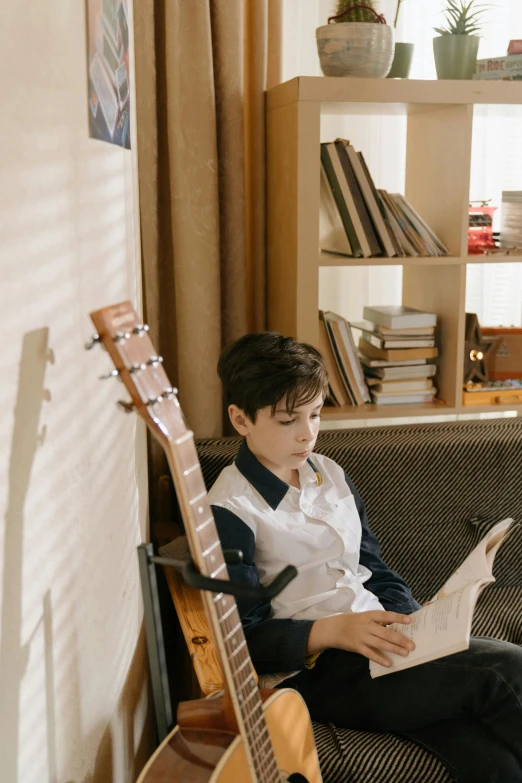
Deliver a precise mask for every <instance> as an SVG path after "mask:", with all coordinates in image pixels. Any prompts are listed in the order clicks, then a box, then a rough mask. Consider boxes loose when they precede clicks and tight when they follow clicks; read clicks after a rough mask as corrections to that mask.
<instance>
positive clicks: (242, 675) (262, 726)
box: [203, 525, 280, 783]
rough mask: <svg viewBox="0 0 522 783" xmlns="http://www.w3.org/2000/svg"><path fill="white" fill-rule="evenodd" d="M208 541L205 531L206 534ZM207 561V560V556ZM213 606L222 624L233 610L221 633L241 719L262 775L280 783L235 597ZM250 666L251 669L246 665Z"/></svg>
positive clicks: (268, 782) (221, 600) (214, 565)
mask: <svg viewBox="0 0 522 783" xmlns="http://www.w3.org/2000/svg"><path fill="white" fill-rule="evenodd" d="M209 527H210V530H209V532H211V531H212V525H211V526H209ZM214 529H215V528H214ZM215 536H216V537H217V531H216V532H215ZM205 538H207V534H206V531H205ZM208 546H209V544H208V539H207V541H205V548H208ZM203 551H205V550H203ZM206 557H208V555H207V556H206ZM206 557H205V561H206ZM214 561H215V558H214ZM223 563H224V560H223ZM206 565H207V567H209V565H208V563H206ZM220 565H221V563H217V564H216V563H215V562H214V564H213V570H215V568H216V566H217V567H219V566H220ZM214 606H215V608H216V614H217V615H218V618H219V620H221V617H222V616H223V613H224V614H226V613H227V612H229V611H230V609H232V610H233V611H232V612H230V614H229V615H228V616H227V617H226V618H225V619H224V620H223V621H222V622H220V627H221V629H222V638H223V643H224V646H225V649H226V652H227V657H228V660H229V664H230V661H231V660H232V658H236V659H237V662H234V664H233V665H230V670H231V674H232V678H233V681H234V686H235V690H236V692H239V693H240V694H241V701H240V702H239V707H240V711H241V715H242V718H243V722H244V724H245V729H246V730H247V733H248V736H249V741H250V744H251V750H254V747H252V743H253V744H254V746H255V751H256V757H257V759H256V760H257V764H256V766H257V767H259V768H260V771H261V772H262V773H263V772H264V773H271V772H272V771H273V772H274V773H277V777H276V778H274V777H272V780H274V781H275V780H277V781H279V780H280V775H279V768H278V766H277V761H276V758H275V754H274V753H273V748H271V739H270V733H269V732H268V727H267V725H266V718H265V713H264V710H263V704H262V701H261V697H260V694H259V688H258V687H257V685H256V684H255V677H254V670H253V665H252V661H251V659H250V655H249V653H248V645H247V644H246V639H245V637H244V633H240V631H242V630H243V629H242V625H241V621H240V618H239V612H238V610H237V605H236V603H235V600H234V598H233V596H230V597H229V596H228V595H227V597H226V599H223V598H221V599H220V602H219V604H216V603H215V604H214ZM220 614H221V617H220ZM238 626H239V627H238ZM230 634H231V635H230ZM238 634H239V640H238V639H237V636H238ZM227 636H229V637H230V638H228V639H226V637H227ZM241 637H242V638H241ZM234 642H235V644H234ZM243 643H244V646H243V647H241V648H240V652H239V653H237V652H236V650H237V649H238V644H243ZM247 662H248V663H249V666H245V665H244V664H246V663H247ZM249 682H252V683H253V685H254V687H253V688H250V689H248V692H247V693H245V690H246V689H245V687H244V686H246V685H247V683H249ZM254 693H256V694H257V696H255V697H253V699H252V697H251V694H254ZM245 698H246V700H249V698H250V700H253V701H254V702H255V703H254V705H253V706H252V707H247V705H246V704H245V703H244V700H245ZM256 724H257V725H256ZM258 726H259V728H258ZM267 745H269V748H268V749H266V746H267ZM252 755H254V754H252ZM263 780H267V779H266V776H263ZM267 783H270V781H267Z"/></svg>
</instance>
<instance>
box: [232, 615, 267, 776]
mask: <svg viewBox="0 0 522 783" xmlns="http://www.w3.org/2000/svg"><path fill="white" fill-rule="evenodd" d="M232 618H233V619H232ZM237 621H239V613H238V611H237V609H235V611H234V612H233V613H232V614H231V616H230V617H229V618H227V619H226V620H225V622H224V625H225V627H226V628H227V630H228V632H229V633H230V632H231V631H232V630H233V628H234V627H235V625H236V624H237ZM232 623H234V625H233V626H232V628H231V629H229V628H228V626H229V625H231V624H232ZM240 628H242V626H240ZM237 633H239V629H238V630H237V631H236V632H235V633H234V634H233V636H232V637H231V639H230V640H228V641H227V642H226V643H225V646H226V647H227V653H228V655H229V656H230V654H231V652H230V647H231V640H232V639H233V638H234V637H235V636H236V634H237ZM243 649H244V648H243ZM243 649H242V651H241V653H240V654H238V655H237V658H238V659H239V658H242V659H243V660H241V662H240V664H243V663H245V662H246V661H249V662H250V667H249V668H250V672H251V673H250V674H248V676H243V672H244V670H245V669H246V668H247V667H243V669H242V670H241V671H237V670H236V671H233V672H232V676H233V678H234V679H235V680H237V681H239V682H235V683H234V684H235V687H236V690H239V691H241V692H244V689H243V687H242V686H243V685H245V684H246V683H247V682H249V681H252V682H254V689H250V691H249V694H248V696H249V695H250V694H252V693H256V694H257V698H256V697H254V698H255V700H256V704H254V706H253V707H252V708H248V709H246V705H245V704H240V708H241V713H242V716H243V720H244V722H245V724H247V726H248V728H249V729H250V732H249V733H250V737H251V740H253V742H254V743H255V749H256V752H257V757H258V761H259V766H260V768H261V771H262V772H263V771H264V772H265V773H269V774H271V777H272V780H273V781H279V780H280V779H281V778H280V774H279V768H278V765H277V760H276V758H275V754H274V751H273V747H272V743H271V738H270V733H269V731H268V726H267V724H266V717H265V713H264V710H263V704H262V701H261V698H260V694H259V688H258V687H257V685H255V680H254V679H253V667H252V664H251V661H250V656H249V655H248V652H247V653H246V654H245V653H244V652H243ZM231 668H232V667H231ZM245 710H246V712H245ZM255 723H259V724H260V725H259V730H257V727H255ZM272 773H274V774H273V775H272ZM274 775H277V777H274ZM263 780H267V778H266V777H263ZM267 783H269V781H267Z"/></svg>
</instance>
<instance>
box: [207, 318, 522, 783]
mask: <svg viewBox="0 0 522 783" xmlns="http://www.w3.org/2000/svg"><path fill="white" fill-rule="evenodd" d="M218 372H219V375H220V378H221V381H222V383H223V388H224V394H225V399H226V402H227V405H228V412H229V415H230V419H231V422H232V424H233V426H234V427H235V429H236V430H237V431H238V432H239V433H240V434H241V435H242V436H243V437H244V440H243V443H242V444H241V447H240V449H239V452H238V455H237V457H236V460H235V463H234V464H233V465H231V466H229V467H227V468H225V469H224V470H223V471H222V473H221V474H220V476H219V478H218V479H217V481H216V482H215V484H214V485H213V487H212V488H211V490H210V493H209V500H210V503H211V504H212V510H213V512H214V517H215V520H216V525H217V529H218V532H219V535H220V538H221V542H222V545H223V548H226V549H240V550H241V551H242V552H243V563H242V564H241V565H236V566H229V573H230V577H231V578H232V579H237V580H242V581H245V582H248V583H249V584H254V585H258V584H260V583H266V582H270V581H271V580H272V579H273V578H274V576H275V575H276V574H277V573H278V572H279V571H281V570H282V568H283V567H284V566H285V565H287V564H289V563H291V564H293V565H295V566H296V567H297V568H298V576H297V577H296V578H295V579H294V580H293V581H292V582H291V583H290V584H289V585H288V586H287V587H286V588H285V590H284V591H283V592H282V593H280V595H278V596H277V598H276V599H274V600H273V601H272V603H271V604H270V603H266V604H255V603H253V602H251V601H250V602H249V601H241V600H239V601H238V608H239V612H240V615H241V619H242V623H243V627H244V630H245V635H246V639H247V642H248V646H249V650H250V654H251V657H252V660H253V663H254V665H255V667H256V669H257V671H258V672H259V673H260V674H263V673H271V672H282V671H285V672H291V674H289V675H287V677H286V679H284V681H283V683H282V685H283V687H291V688H295V689H296V690H298V691H299V693H300V694H301V695H302V696H303V698H304V700H305V702H306V704H307V705H308V709H309V711H310V715H311V717H312V719H313V720H316V721H319V722H322V723H333V724H335V725H336V726H339V727H346V728H351V729H360V730H367V731H379V732H394V733H396V734H400V735H403V736H406V737H408V738H409V739H411V740H413V741H414V742H417V743H418V744H420V745H423V746H424V747H426V748H428V749H429V750H431V751H432V752H433V753H435V754H436V755H437V756H438V757H439V758H440V759H441V761H442V762H443V764H445V766H446V767H447V768H448V769H449V771H450V772H451V774H452V775H453V777H454V779H455V780H456V781H458V782H459V783H477V782H478V781H480V783H494V782H495V781H498V783H511V782H513V783H515V781H520V782H521V783H522V649H521V648H519V647H517V646H516V645H512V644H509V643H508V642H502V641H497V640H494V639H483V638H473V639H472V640H471V644H470V647H469V650H465V651H464V652H460V653H456V654H454V655H451V656H447V657H445V658H440V659H438V660H435V661H431V662H430V663H425V664H423V665H419V666H415V667H412V668H410V669H407V670H404V671H399V672H395V673H393V674H391V675H389V676H386V677H379V678H377V679H372V678H371V677H370V672H369V660H372V661H376V662H378V663H380V664H381V665H383V666H389V665H390V661H389V659H388V658H387V657H386V653H395V654H398V655H403V656H407V655H408V654H409V651H410V650H411V649H412V645H413V643H412V642H411V641H410V640H409V639H408V638H407V637H406V636H405V635H403V634H402V633H400V632H399V631H395V630H392V629H391V628H389V627H388V626H389V625H391V624H392V623H400V624H408V623H410V622H411V619H410V617H409V615H410V614H411V613H413V612H415V611H416V610H417V609H419V608H420V605H419V604H418V603H417V601H416V600H415V599H414V597H413V595H412V594H411V591H410V589H409V587H408V586H407V584H406V583H405V582H404V580H403V579H401V577H400V576H399V574H397V573H396V572H395V571H393V570H392V569H391V568H389V567H388V566H387V565H386V563H385V562H384V561H383V560H382V557H381V552H380V547H379V543H378V541H377V539H376V537H375V536H374V534H373V533H372V531H371V529H370V527H369V523H368V519H367V515H366V511H365V508H364V503H363V501H362V499H361V498H360V496H359V495H358V494H357V490H356V489H355V487H354V485H353V484H352V482H351V481H350V478H349V477H348V476H346V475H345V473H344V471H343V470H342V468H340V467H339V466H338V465H337V464H336V463H335V462H334V461H333V460H331V459H329V458H327V457H324V456H321V455H320V454H314V453H313V448H314V444H315V441H316V438H317V434H318V431H319V421H320V413H321V408H322V406H323V402H324V399H325V396H326V393H327V389H328V377H327V372H326V368H325V366H324V362H323V360H322V357H321V355H320V354H319V352H318V351H316V350H315V348H313V347H312V346H309V345H306V344H304V343H298V342H296V341H294V340H292V339H291V338H286V337H283V336H282V335H279V334H276V333H273V332H262V333H257V334H249V335H246V336H244V337H242V338H240V339H239V340H236V341H235V342H234V343H232V344H231V345H230V346H229V347H228V348H226V349H225V351H224V352H223V353H222V355H221V358H220V360H219V364H218ZM443 500H444V499H443V498H441V502H443Z"/></svg>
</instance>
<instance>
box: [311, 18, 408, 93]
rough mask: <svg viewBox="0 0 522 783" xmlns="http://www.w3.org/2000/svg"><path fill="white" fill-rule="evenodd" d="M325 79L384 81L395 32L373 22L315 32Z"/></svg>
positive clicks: (319, 28)
mask: <svg viewBox="0 0 522 783" xmlns="http://www.w3.org/2000/svg"><path fill="white" fill-rule="evenodd" d="M315 34H316V38H317V51H318V52H319V61H320V63H321V70H322V72H323V73H324V75H325V76H362V77H366V78H377V79H379V78H384V77H385V76H386V74H387V73H388V71H389V70H390V68H391V64H392V61H393V53H394V47H395V30H394V28H393V27H392V26H391V25H388V24H378V23H375V22H340V23H339V24H325V25H323V26H322V27H318V28H317V30H316V33H315Z"/></svg>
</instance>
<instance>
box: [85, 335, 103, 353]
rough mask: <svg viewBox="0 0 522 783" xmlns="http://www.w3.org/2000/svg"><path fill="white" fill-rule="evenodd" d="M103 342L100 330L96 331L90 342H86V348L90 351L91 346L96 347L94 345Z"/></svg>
mask: <svg viewBox="0 0 522 783" xmlns="http://www.w3.org/2000/svg"><path fill="white" fill-rule="evenodd" d="M99 342H101V337H100V335H99V334H98V332H95V333H94V334H93V336H92V337H91V339H90V340H89V342H88V343H85V350H86V351H90V350H91V348H94V346H95V345H96V344H97V343H99Z"/></svg>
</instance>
